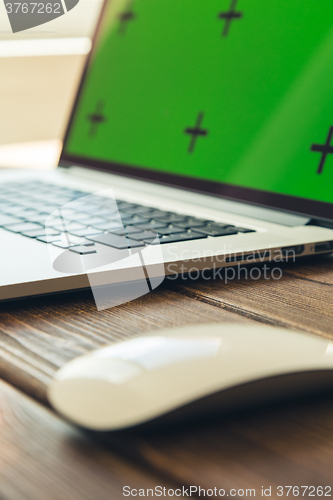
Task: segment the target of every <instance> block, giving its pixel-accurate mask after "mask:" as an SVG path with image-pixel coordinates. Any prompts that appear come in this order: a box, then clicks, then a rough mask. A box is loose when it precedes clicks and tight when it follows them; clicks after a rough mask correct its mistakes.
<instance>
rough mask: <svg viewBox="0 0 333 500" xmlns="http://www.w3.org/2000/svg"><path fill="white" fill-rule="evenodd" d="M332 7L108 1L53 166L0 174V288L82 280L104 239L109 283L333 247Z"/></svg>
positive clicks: (28, 292)
mask: <svg viewBox="0 0 333 500" xmlns="http://www.w3.org/2000/svg"><path fill="white" fill-rule="evenodd" d="M332 15H333V4H332V2H331V0H322V2H321V8H320V9H318V8H317V3H316V1H315V0H308V2H307V4H306V7H305V6H304V2H303V1H302V0H294V1H293V4H292V6H291V5H290V2H289V1H287V0H271V1H270V2H267V1H266V0H256V2H248V1H246V0H239V1H237V0H219V1H216V0H205V1H197V2H193V0H182V1H181V2H179V1H178V0H158V1H156V0H136V1H133V2H126V1H123V0H113V1H106V2H105V5H104V7H103V9H102V13H101V17H100V21H99V24H98V27H97V30H96V34H95V38H94V42H93V49H92V51H91V54H90V56H89V58H88V61H87V64H86V67H85V70H84V73H83V75H82V81H81V84H80V86H79V89H78V91H77V96H76V99H75V103H74V106H73V110H72V113H71V117H70V120H69V123H68V128H67V132H66V136H65V139H64V145H63V150H62V154H61V158H60V162H59V166H58V168H57V169H56V171H54V172H45V173H40V172H38V173H36V172H33V171H31V172H27V171H22V172H20V173H18V172H17V171H15V172H13V171H10V170H7V171H6V170H4V171H2V172H1V174H0V238H1V246H0V261H1V273H0V299H1V300H9V299H14V298H19V297H29V296H35V295H42V294H49V293H56V292H63V291H68V290H77V289H82V288H86V287H88V286H89V284H90V283H89V280H88V278H87V274H89V273H87V269H83V270H82V268H80V267H79V266H78V267H77V266H76V264H75V262H76V261H75V259H77V261H80V259H81V260H82V258H83V257H85V256H89V255H94V254H95V255H99V253H100V252H102V253H103V252H105V251H106V250H108V249H110V251H111V253H112V259H111V260H112V262H111V260H110V262H109V263H108V262H105V261H104V263H103V265H100V266H97V265H96V266H91V268H92V271H91V272H93V273H94V275H95V277H96V276H105V273H107V276H108V278H107V279H108V280H110V281H111V282H112V283H114V284H117V283H134V282H136V281H140V276H141V275H142V272H141V271H142V266H143V264H144V266H143V267H144V268H145V269H144V271H145V273H144V276H145V278H146V279H149V280H152V279H154V278H155V279H156V280H157V282H156V283H159V282H161V278H162V277H164V275H166V276H169V277H170V278H171V279H173V278H175V277H177V276H179V275H182V276H185V275H186V274H187V275H189V276H192V277H195V276H200V275H201V276H203V277H205V276H207V275H208V274H207V273H209V272H211V270H214V269H215V270H217V269H221V268H223V267H227V268H230V266H236V265H237V266H239V265H242V264H247V263H249V262H251V263H253V262H260V264H261V263H262V262H266V261H271V262H272V261H273V262H281V261H283V260H285V259H287V258H288V256H289V257H290V256H292V257H293V258H298V257H303V256H308V255H314V254H325V253H329V252H331V251H333V230H332V229H333V191H332V183H333V154H332V153H333V143H332V142H331V141H332V135H333V113H332V99H333V94H332V88H331V83H330V82H332V80H333V64H332V61H333V31H332V25H331V19H332ZM50 119H52V117H50ZM110 193H111V194H110ZM110 200H112V201H113V202H114V203H115V205H112V207H113V208H112V207H111V206H110ZM73 203H74V204H75V203H76V205H75V206H74V205H73ZM71 204H72V205H71ZM114 207H116V211H115V210H114ZM57 211H58V212H57ZM60 212H61V214H62V215H61V217H62V219H61V222H62V223H63V224H64V225H65V229H63V227H62V226H61V224H56V223H55V222H54V227H53V226H52V220H53V221H54V219H52V214H54V213H60ZM50 216H51V223H50V222H48V221H50V219H49V218H50ZM64 236H65V237H64ZM156 238H157V240H158V245H156V244H155V243H156V241H157V240H156ZM151 248H155V249H157V248H158V252H154V256H153V258H152V259H151V260H150V261H149V259H148V261H145V262H144V263H142V259H141V260H140V259H130V258H124V251H126V252H129V253H128V255H129V256H130V255H132V253H131V252H132V249H140V252H141V251H142V254H143V252H144V251H145V250H146V249H148V250H149V249H151ZM52 251H56V252H58V254H57V257H56V258H50V255H52ZM135 252H136V254H135V255H137V250H135ZM135 252H134V253H135ZM64 253H65V254H66V255H70V258H71V259H72V260H71V262H72V264H73V265H70V266H69V267H67V268H66V266H65V268H61V266H60V267H59V266H57V265H55V261H57V258H58V257H59V256H60V257H61V255H63V254H64ZM133 255H134V254H133ZM140 262H141V264H140ZM276 265H278V264H276ZM140 266H141V267H140ZM161 269H162V270H163V271H161ZM140 273H141V274H140ZM205 273H206V274H205ZM102 281H103V279H102ZM151 283H152V282H151ZM151 283H150V288H149V289H152V288H154V286H155V285H152V284H151ZM104 284H105V283H104Z"/></svg>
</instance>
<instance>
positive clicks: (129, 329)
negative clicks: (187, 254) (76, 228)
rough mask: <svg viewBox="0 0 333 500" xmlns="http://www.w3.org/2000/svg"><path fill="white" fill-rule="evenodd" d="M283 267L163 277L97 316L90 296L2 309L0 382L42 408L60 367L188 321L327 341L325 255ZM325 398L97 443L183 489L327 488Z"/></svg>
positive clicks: (330, 454)
mask: <svg viewBox="0 0 333 500" xmlns="http://www.w3.org/2000/svg"><path fill="white" fill-rule="evenodd" d="M282 269H283V277H282V279H281V280H265V279H263V278H262V279H260V280H258V281H253V280H246V279H238V280H237V279H236V280H233V281H231V282H229V283H227V284H225V283H224V282H223V279H211V280H210V281H205V280H197V281H195V282H194V281H189V280H187V281H184V280H182V279H178V280H177V281H171V280H169V281H166V282H165V283H164V284H163V285H162V286H161V287H160V288H158V289H157V290H155V291H154V292H153V293H151V294H149V295H147V296H145V297H142V298H140V299H138V300H136V301H133V302H131V303H128V304H124V305H122V306H118V307H115V308H113V309H110V310H107V311H103V312H97V311H96V308H95V306H94V303H93V301H92V298H91V295H90V293H88V292H87V293H86V292H84V293H78V294H67V295H61V296H57V297H49V298H43V299H42V298H41V299H31V300H27V301H20V302H17V303H11V304H2V305H1V306H0V307H1V314H0V360H1V364H0V376H1V377H3V378H4V379H6V380H7V381H9V382H11V383H12V384H13V385H16V386H17V387H19V388H21V389H22V390H24V391H25V392H26V393H27V394H29V395H31V396H33V397H36V398H38V399H40V400H41V401H45V388H46V385H47V383H48V381H49V379H50V377H51V376H52V374H53V373H54V371H55V370H56V369H57V368H58V367H59V366H61V365H62V364H64V363H65V362H66V361H67V360H69V359H71V358H73V357H75V356H77V355H80V354H82V353H84V352H86V351H89V350H91V349H94V348H96V347H99V346H102V345H103V344H105V343H110V342H112V341H115V340H117V339H122V338H129V337H132V336H135V335H138V334H144V333H145V332H148V331H152V330H155V329H156V330H159V329H161V328H165V327H169V326H177V325H185V324H191V323H192V324H193V323H195V324H196V323H206V322H217V321H218V322H232V321H243V322H251V321H259V322H264V323H268V324H276V325H282V326H286V327H292V328H294V329H298V330H302V331H308V332H311V333H314V334H316V335H321V336H325V337H329V338H332V336H333V327H332V324H333V322H332V314H333V313H332V311H333V308H332V305H333V299H332V285H333V259H332V257H325V258H321V259H316V260H314V259H307V260H302V261H300V262H297V263H290V264H288V265H283V266H282ZM332 399H333V398H332V397H331V396H326V397H322V398H321V399H318V400H316V401H314V402H308V403H302V404H299V403H295V404H291V405H290V406H285V407H274V408H273V407H272V408H268V409H262V410H258V411H257V412H256V413H240V414H236V415H233V416H229V417H223V418H222V417H221V418H220V419H217V420H215V421H211V422H209V423H201V424H197V425H192V426H191V425H188V426H187V427H182V428H180V429H177V428H171V429H169V430H165V431H162V432H155V433H131V432H127V433H121V434H114V435H103V434H101V435H99V436H98V439H99V440H100V441H101V442H102V443H104V444H105V445H106V446H108V447H109V449H110V450H111V451H112V450H117V451H118V452H120V453H121V454H122V455H123V456H127V457H128V458H129V459H131V460H132V461H133V463H137V464H141V465H144V466H145V467H146V468H147V470H148V469H150V470H151V471H152V472H154V473H155V474H157V475H158V477H162V476H163V477H164V478H165V481H167V480H168V478H169V480H171V481H172V482H173V483H175V484H183V485H184V486H189V485H191V484H192V485H200V486H201V487H203V488H208V487H209V488H211V487H215V486H217V487H221V488H226V489H228V488H255V489H256V490H257V492H259V490H260V488H261V486H263V485H264V486H265V487H268V486H273V487H276V486H277V485H281V484H292V485H310V484H312V485H316V486H317V485H320V484H321V485H324V486H325V485H330V484H331V470H332V466H333V403H332V402H331V400H332ZM95 439H97V437H96V436H95ZM236 498H237V497H236ZM271 498H278V496H277V495H276V494H272V497H271Z"/></svg>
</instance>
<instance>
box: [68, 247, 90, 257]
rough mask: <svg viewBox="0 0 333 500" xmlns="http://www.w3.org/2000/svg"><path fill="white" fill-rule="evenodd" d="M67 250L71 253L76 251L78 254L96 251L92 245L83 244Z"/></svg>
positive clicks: (88, 253)
mask: <svg viewBox="0 0 333 500" xmlns="http://www.w3.org/2000/svg"><path fill="white" fill-rule="evenodd" d="M69 251H70V252H73V253H77V254H79V255H90V254H93V253H97V252H96V249H95V248H94V246H84V245H81V246H76V247H71V248H70V249H69Z"/></svg>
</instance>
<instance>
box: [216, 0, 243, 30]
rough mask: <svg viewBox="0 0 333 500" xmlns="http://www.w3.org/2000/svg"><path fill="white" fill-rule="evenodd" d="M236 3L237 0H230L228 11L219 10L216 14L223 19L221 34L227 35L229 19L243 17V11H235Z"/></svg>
mask: <svg viewBox="0 0 333 500" xmlns="http://www.w3.org/2000/svg"><path fill="white" fill-rule="evenodd" d="M236 5H237V0H231V4H230V8H229V10H228V12H221V13H220V14H219V16H218V17H219V18H220V19H224V20H225V24H224V28H223V32H222V36H228V33H229V29H230V24H231V21H233V20H234V19H241V18H242V17H243V12H240V11H239V12H236Z"/></svg>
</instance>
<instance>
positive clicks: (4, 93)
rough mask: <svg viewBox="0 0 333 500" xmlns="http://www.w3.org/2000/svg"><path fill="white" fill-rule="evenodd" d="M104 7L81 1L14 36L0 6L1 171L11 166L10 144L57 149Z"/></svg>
mask: <svg viewBox="0 0 333 500" xmlns="http://www.w3.org/2000/svg"><path fill="white" fill-rule="evenodd" d="M102 3H103V0H80V2H79V4H78V5H77V6H76V7H75V8H74V9H72V10H71V11H70V12H68V13H67V14H66V15H64V16H61V17H59V18H58V19H55V20H54V21H51V22H50V23H47V24H44V25H41V26H38V27H36V28H33V29H30V30H27V31H22V32H20V33H16V34H13V33H12V31H11V28H10V24H9V20H8V17H7V13H6V10H5V5H4V3H3V2H2V1H1V2H0V164H1V165H3V164H4V163H6V162H7V163H8V166H11V165H10V163H11V162H13V158H12V157H13V155H12V150H13V145H14V144H15V145H17V144H19V145H22V143H23V145H24V146H25V147H26V146H30V150H31V152H32V148H33V147H34V144H35V142H36V141H38V143H39V146H40V147H41V148H42V149H43V144H45V146H50V145H51V144H53V149H54V154H55V150H56V149H57V148H59V141H60V140H61V138H62V137H63V134H64V129H65V125H66V122H67V119H68V115H69V112H70V109H71V104H72V101H73V98H74V96H75V92H76V89H77V85H78V82H79V79H80V75H81V71H82V67H83V64H84V62H85V58H86V57H87V53H88V52H89V50H90V38H91V36H92V34H93V31H94V28H95V25H96V22H97V20H98V15H99V12H100V9H101V7H102ZM40 141H42V142H40ZM51 141H52V142H51ZM11 145H12V146H11ZM19 149H20V148H19V147H16V151H19ZM42 149H40V151H42ZM44 149H45V148H44ZM40 160H42V158H40ZM15 161H16V160H15ZM15 161H14V163H15ZM48 161H49V160H48ZM52 161H54V160H52ZM15 166H16V165H15ZM29 166H30V165H29Z"/></svg>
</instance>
